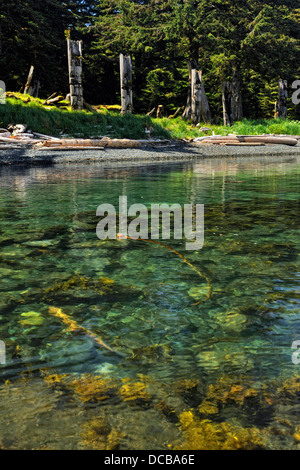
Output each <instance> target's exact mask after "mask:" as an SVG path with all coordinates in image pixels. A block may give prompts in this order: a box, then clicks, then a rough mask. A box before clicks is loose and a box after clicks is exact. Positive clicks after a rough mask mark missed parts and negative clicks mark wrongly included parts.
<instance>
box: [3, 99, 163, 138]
mask: <svg viewBox="0 0 300 470" xmlns="http://www.w3.org/2000/svg"><path fill="white" fill-rule="evenodd" d="M15 95H16V96H17V94H15ZM24 98H25V99H26V96H22V97H20V98H7V99H6V103H5V104H2V105H0V127H3V128H6V127H7V126H8V125H9V124H27V126H28V129H30V130H31V131H35V132H40V133H43V134H48V135H53V136H59V135H60V134H61V133H63V134H68V135H72V136H75V137H76V136H78V137H83V138H88V137H91V136H106V135H108V136H110V137H112V138H129V139H144V138H145V137H146V134H145V127H148V126H152V127H153V136H155V137H162V138H170V135H169V133H168V131H167V130H166V129H164V128H162V127H161V126H160V125H159V124H158V123H155V122H153V121H152V120H151V118H149V117H147V116H139V115H131V114H127V115H125V116H121V115H120V113H119V112H118V111H115V112H114V111H108V110H107V109H105V108H101V109H100V110H99V111H98V112H97V113H92V112H89V111H72V110H71V109H70V107H66V109H60V108H59V107H51V108H49V109H48V108H46V107H44V106H43V105H42V100H37V99H32V98H31V101H30V102H28V103H26V102H25V101H23V99H24ZM27 99H28V97H27Z"/></svg>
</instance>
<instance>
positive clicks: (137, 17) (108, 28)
mask: <svg viewBox="0 0 300 470" xmlns="http://www.w3.org/2000/svg"><path fill="white" fill-rule="evenodd" d="M67 37H70V38H71V39H82V40H83V70H84V71H83V80H84V82H83V87H84V97H85V100H86V101H87V102H88V103H91V104H119V102H120V91H119V88H120V84H119V54H120V53H124V54H130V55H131V57H132V63H133V90H134V95H133V98H134V111H135V112H136V113H145V112H148V111H149V110H150V109H152V108H153V107H154V106H157V105H158V104H163V105H164V106H165V108H166V109H167V110H168V111H169V112H172V111H174V110H175V109H176V108H177V107H179V106H183V105H185V103H186V99H187V93H188V67H187V63H188V62H189V61H190V62H191V63H192V64H194V65H195V66H197V67H198V68H199V69H200V70H202V72H203V79H204V83H205V90H206V93H207V97H208V100H209V104H210V107H211V111H212V114H213V115H218V113H219V112H220V107H221V86H222V81H224V80H231V79H232V77H233V76H236V74H238V76H239V77H240V79H241V84H242V97H243V109H244V115H245V117H248V118H260V117H264V118H268V117H272V116H273V111H274V101H275V100H276V99H277V91H278V80H279V79H280V78H282V79H286V80H288V84H289V96H290V97H291V94H292V89H291V85H292V83H293V81H295V80H297V79H300V4H299V1H298V0H272V1H271V0H270V1H268V0H267V1H258V0H239V1H236V0H235V1H232V0H213V1H207V0H177V1H175V0H145V1H139V0H103V1H101V0H100V1H96V0H70V1H65V2H61V1H58V0H27V1H20V0H10V1H9V2H1V7H0V79H1V80H4V81H5V82H6V87H7V90H10V91H19V90H20V89H21V88H22V87H24V85H25V83H26V78H27V75H28V71H29V68H30V65H34V67H35V78H36V79H39V80H40V82H41V90H40V95H41V96H42V97H46V96H48V95H50V94H51V93H53V92H58V93H62V94H67V93H68V69H67V45H66V38H67ZM299 108H300V106H295V105H293V104H292V103H291V100H290V99H289V113H288V116H289V117H291V118H297V119H299V118H300V110H299Z"/></svg>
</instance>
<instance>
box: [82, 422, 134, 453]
mask: <svg viewBox="0 0 300 470" xmlns="http://www.w3.org/2000/svg"><path fill="white" fill-rule="evenodd" d="M81 437H82V441H81V442H82V444H83V445H84V446H85V447H87V448H90V449H94V450H116V449H117V448H118V447H119V445H120V443H121V440H122V439H123V438H124V437H125V433H123V432H120V431H119V430H118V429H114V428H112V427H111V426H110V424H109V423H108V421H107V419H106V418H105V417H98V418H94V419H92V420H90V421H88V422H87V423H86V424H85V425H84V427H83V431H82V433H81Z"/></svg>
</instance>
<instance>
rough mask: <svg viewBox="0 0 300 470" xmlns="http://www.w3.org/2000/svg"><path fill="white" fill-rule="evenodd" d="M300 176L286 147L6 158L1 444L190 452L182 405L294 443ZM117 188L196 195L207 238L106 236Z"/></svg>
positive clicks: (165, 198)
mask: <svg viewBox="0 0 300 470" xmlns="http://www.w3.org/2000/svg"><path fill="white" fill-rule="evenodd" d="M299 181H300V165H299V163H298V161H297V160H295V159H290V160H287V161H284V159H282V160H280V159H279V160H278V159H277V161H273V162H272V161H270V160H267V159H265V160H263V159H262V160H259V161H258V160H251V159H245V160H242V159H240V160H239V159H237V160H234V159H220V160H215V161H212V160H206V161H203V162H202V163H201V162H198V163H174V162H173V163H168V164H157V165H155V166H154V165H151V164H147V165H146V164H142V165H134V164H127V165H125V164H115V165H114V166H109V165H104V164H103V165H99V166H97V165H95V166H89V167H88V166H73V165H70V166H59V167H55V168H51V167H49V168H32V169H22V168H19V169H7V168H3V169H1V170H0V275H1V284H0V340H2V341H4V343H5V346H6V363H5V364H3V365H1V366H0V379H1V385H0V397H1V405H0V408H1V418H0V419H1V421H0V444H1V445H2V446H3V447H4V448H54V449H55V448H58V449H59V448H64V449H73V448H75V449H76V448H100V449H111V448H112V449H116V448H119V449H164V448H167V449H168V448H176V446H181V447H180V448H184V449H187V448H189V446H195V439H194V438H193V439H194V440H193V444H191V442H190V441H191V439H192V438H191V435H192V434H193V433H192V431H193V429H194V428H193V427H188V428H187V429H188V431H186V430H185V428H184V424H183V420H184V414H183V413H185V412H190V413H192V415H193V417H194V418H193V419H194V422H193V423H194V424H193V423H192V425H191V426H196V424H197V426H198V425H199V426H200V428H201V429H202V431H203V432H204V430H203V429H204V428H203V426H204V425H203V420H204V419H209V421H210V422H211V423H213V424H214V425H216V426H217V423H224V422H225V423H231V425H232V426H237V427H238V429H240V428H241V429H254V428H255V432H256V430H258V431H257V432H258V433H261V435H263V438H264V439H266V442H265V441H264V442H263V443H261V442H260V444H259V447H260V448H288V449H290V448H291V449H292V448H298V439H297V435H298V429H297V425H298V418H299V414H298V413H299V411H298V410H299V405H298V402H299V396H300V385H299V384H298V376H299V377H300V374H299V368H300V364H299V365H297V364H294V363H293V362H292V353H293V350H292V349H291V345H292V343H293V341H296V340H298V339H300V332H299V326H300V317H299V285H300V272H299V244H300V242H299V221H300V197H299ZM122 195H123V196H127V198H128V206H130V205H131V204H134V203H142V204H144V205H145V206H146V207H147V208H150V206H151V204H154V203H167V204H169V205H171V204H174V203H178V204H180V205H181V206H182V207H183V205H184V204H204V207H205V240H204V246H203V248H202V249H200V250H197V251H187V250H185V241H186V240H174V239H171V240H160V241H161V242H162V243H164V244H167V245H168V246H169V247H170V248H172V250H176V251H177V252H178V253H181V254H182V255H183V256H184V257H185V258H186V260H187V261H188V263H186V262H184V261H183V259H182V258H180V257H179V256H178V255H177V254H176V253H175V252H174V251H171V250H170V249H168V248H167V247H164V246H162V245H159V244H154V243H150V242H146V241H137V240H128V239H127V240H99V239H98V238H97V236H96V225H97V223H98V221H99V217H97V216H96V209H97V207H98V206H99V205H100V204H103V203H109V204H112V205H114V206H115V207H116V208H117V210H118V203H119V196H122ZM192 266H193V267H195V268H196V270H195V269H193V268H192ZM199 273H201V274H202V276H201V275H200V274H199ZM209 286H211V295H210V296H208V292H209ZM208 297H209V298H208ZM200 300H201V302H200V303H199V304H198V305H195V304H197V303H198V301H200ZM64 320H65V321H64ZM71 321H72V322H73V323H72V324H71V323H70V322H71ZM66 322H69V323H66ZM70 325H71V327H70ZM95 337H97V338H100V339H101V340H102V341H103V342H104V343H105V345H108V346H109V348H111V350H109V349H107V348H106V347H102V346H101V345H100V344H99V342H98V343H97V340H95ZM82 381H85V382H82ZM100 384H101V386H100ZM220 384H221V385H222V386H221V385H220ZM224 384H225V385H224ZM100 389H101V390H100ZM249 390H250V392H249ZM212 391H213V392H212ZM208 402H209V404H210V405H211V406H212V408H211V409H208V408H205V406H204V405H205V404H207V403H208ZM201 406H202V408H201ZM95 419H96V420H97V419H98V420H100V421H101V423H103V422H104V421H105V426H104V425H101V426H102V427H101V426H100V428H101V429H100V431H99V423H98V424H97V425H95ZM20 421H21V422H20ZM1 423H2V424H1ZM37 423H38V424H37ZM62 423H63V426H62ZM142 423H147V424H146V425H145V424H144V426H143V425H142ZM199 423H200V424H199ZM201 423H202V424H201ZM218 425H219V424H218ZM199 426H198V427H199ZM201 426H202V427H201ZM198 427H197V429H198ZM103 429H104V430H103ZM202 431H201V432H202ZM197 432H198V431H197ZM205 432H210V431H205ZM198 434H199V432H198ZM198 434H197V436H198V437H197V439H198V441H197V439H196V441H197V442H198V444H196V447H197V445H199V446H200V448H202V447H201V446H203V444H201V442H202V441H201V440H200V437H199V435H198ZM223 434H224V433H223ZM223 434H222V435H223ZM224 435H226V432H225V434H224ZM249 439H250V438H249ZM299 439H300V436H299ZM206 441H207V439H206ZM250 441H251V439H250ZM247 442H248V441H247ZM251 442H252V441H251ZM211 445H212V447H216V448H217V447H218V446H219V445H220V442H219V441H216V442H214V443H213V444H211ZM228 445H229V444H228ZM241 445H242V444H241ZM243 445H246V447H247V445H250V447H251V445H253V446H254V447H255V445H257V443H256V441H255V444H253V443H252V444H251V443H250V444H249V443H247V444H245V443H243ZM229 446H230V445H229Z"/></svg>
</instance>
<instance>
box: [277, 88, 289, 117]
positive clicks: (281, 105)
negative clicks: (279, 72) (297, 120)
mask: <svg viewBox="0 0 300 470" xmlns="http://www.w3.org/2000/svg"><path fill="white" fill-rule="evenodd" d="M287 98H288V83H287V80H282V79H280V80H279V84H278V117H279V118H282V119H286V117H287Z"/></svg>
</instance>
